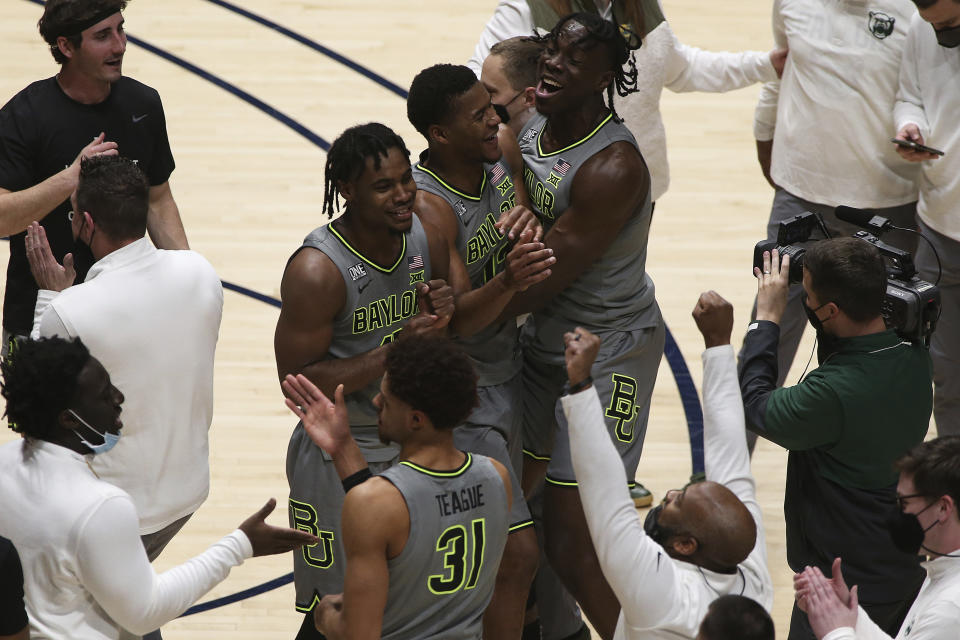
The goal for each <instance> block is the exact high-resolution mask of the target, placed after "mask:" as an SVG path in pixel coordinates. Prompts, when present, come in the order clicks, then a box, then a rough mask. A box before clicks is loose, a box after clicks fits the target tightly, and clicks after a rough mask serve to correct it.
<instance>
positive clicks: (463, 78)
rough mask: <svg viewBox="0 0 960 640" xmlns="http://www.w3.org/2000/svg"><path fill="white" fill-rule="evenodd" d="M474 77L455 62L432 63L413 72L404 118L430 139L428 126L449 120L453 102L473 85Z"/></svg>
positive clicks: (475, 78)
mask: <svg viewBox="0 0 960 640" xmlns="http://www.w3.org/2000/svg"><path fill="white" fill-rule="evenodd" d="M478 82H479V80H477V76H476V75H474V73H473V71H471V70H470V69H469V68H467V67H465V66H463V65H458V64H435V65H433V66H432V67H427V68H426V69H424V70H423V71H421V72H420V73H418V74H417V75H416V77H415V78H414V79H413V82H412V83H411V84H410V92H409V95H408V97H407V118H408V119H409V120H410V124H412V125H413V126H414V128H415V129H416V130H417V131H419V132H420V134H421V135H422V136H423V137H424V138H427V140H429V139H430V137H429V135H428V132H429V130H430V125H433V124H444V123H446V122H449V120H450V116H451V112H452V111H453V106H454V103H455V102H456V101H457V99H458V98H459V97H460V96H462V95H463V94H465V93H466V92H467V91H469V90H470V89H472V88H473V85H475V84H477V83H478Z"/></svg>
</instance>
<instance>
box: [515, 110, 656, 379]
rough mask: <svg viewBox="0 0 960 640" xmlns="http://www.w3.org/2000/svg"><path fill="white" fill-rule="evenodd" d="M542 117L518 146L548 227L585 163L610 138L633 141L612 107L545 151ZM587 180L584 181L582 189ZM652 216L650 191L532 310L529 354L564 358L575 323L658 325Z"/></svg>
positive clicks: (611, 327) (615, 327) (595, 327)
mask: <svg viewBox="0 0 960 640" xmlns="http://www.w3.org/2000/svg"><path fill="white" fill-rule="evenodd" d="M546 124H547V117H546V116H544V115H542V114H539V113H538V114H535V115H534V116H533V117H532V118H530V121H529V122H528V123H527V125H526V127H524V129H523V131H522V132H521V133H520V150H521V151H522V152H523V162H524V183H525V185H526V188H527V193H528V194H529V196H530V200H531V203H532V204H533V205H534V207H535V209H536V211H537V214H538V216H539V217H540V221H541V223H542V224H543V227H544V230H545V231H548V230H549V229H550V227H552V226H553V224H554V222H555V221H556V220H557V218H559V217H560V216H562V215H563V214H564V212H565V211H566V210H567V209H568V208H569V206H570V201H571V197H570V192H571V189H572V185H573V181H574V177H575V176H576V174H577V172H578V171H579V170H580V167H582V166H583V165H584V163H586V162H587V161H588V160H589V159H590V158H591V157H593V156H594V155H596V154H597V153H599V152H600V151H603V150H604V149H606V148H607V147H609V146H610V145H611V144H614V143H615V142H621V141H624V142H629V143H630V144H631V145H633V147H634V148H636V147H637V143H636V140H634V138H633V134H631V133H630V131H629V129H627V127H626V126H625V125H624V124H623V123H622V122H619V121H617V120H616V119H615V118H614V117H613V114H610V115H608V116H607V117H606V118H605V119H604V120H603V121H602V122H601V123H600V124H599V125H597V127H596V128H595V129H594V130H593V131H591V132H590V133H589V134H588V135H587V136H585V137H584V138H583V139H581V140H579V141H577V142H574V143H573V144H571V145H568V146H566V147H564V148H563V149H559V150H557V151H552V152H550V153H545V152H544V151H543V150H542V148H541V146H540V137H541V135H542V134H543V129H544V127H545V126H546ZM637 153H639V149H638V151H637ZM643 170H644V171H646V168H644V169H643ZM637 178H638V179H640V176H638V177H637ZM585 186H586V187H589V186H588V185H583V186H581V188H584V187H585ZM650 217H651V203H650V194H649V192H648V193H647V196H646V198H645V200H644V201H643V202H642V203H638V205H637V210H636V213H635V214H634V216H633V217H632V218H631V219H630V220H629V221H628V222H627V223H626V225H624V227H623V228H622V229H621V230H620V232H619V233H618V234H617V237H616V238H614V239H613V242H612V243H611V244H610V246H609V247H607V250H606V252H605V253H604V254H603V255H602V256H601V257H600V258H599V259H597V260H596V261H595V262H594V263H593V264H592V265H590V266H589V267H587V269H585V270H584V271H583V272H582V273H581V274H580V276H579V277H577V279H576V280H574V281H573V282H572V283H571V284H570V285H569V286H568V287H567V288H566V289H564V290H563V291H561V292H560V293H558V294H557V295H556V296H554V298H553V300H551V301H550V302H548V303H547V304H546V305H545V306H544V307H543V308H542V309H540V310H539V311H537V312H536V313H534V314H533V318H532V320H533V324H532V325H530V326H531V327H533V328H528V329H527V330H526V331H527V332H528V335H529V336H530V337H531V340H530V342H529V348H530V350H531V354H532V355H533V356H534V357H536V358H539V359H541V360H545V361H548V362H553V363H556V364H563V350H564V347H563V334H564V332H566V331H571V330H572V329H573V328H574V327H576V326H582V327H584V328H586V329H589V330H590V331H593V332H594V333H596V332H601V333H603V332H609V331H632V330H636V329H643V328H646V327H651V326H654V325H656V324H657V322H658V319H659V313H658V311H657V305H656V300H655V299H654V286H653V281H652V280H651V279H650V276H649V275H647V273H646V260H647V234H648V233H649V231H650Z"/></svg>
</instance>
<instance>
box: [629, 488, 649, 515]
mask: <svg viewBox="0 0 960 640" xmlns="http://www.w3.org/2000/svg"><path fill="white" fill-rule="evenodd" d="M630 497H631V498H633V506H635V507H636V508H637V509H642V508H644V507H649V506H650V505H652V504H653V494H652V493H650V490H649V489H647V488H646V487H645V486H643V485H642V484H640V483H639V482H637V483H636V484H634V486H633V488H632V489H630Z"/></svg>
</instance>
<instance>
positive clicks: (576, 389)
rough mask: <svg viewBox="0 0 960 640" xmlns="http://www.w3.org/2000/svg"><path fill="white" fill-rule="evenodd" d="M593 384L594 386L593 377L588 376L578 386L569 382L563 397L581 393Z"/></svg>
mask: <svg viewBox="0 0 960 640" xmlns="http://www.w3.org/2000/svg"><path fill="white" fill-rule="evenodd" d="M592 384H593V376H587V377H586V378H584V379H583V380H581V381H580V382H578V383H577V384H570V383H569V382H567V388H566V391H565V393H564V394H563V395H565V396H568V395H570V394H573V393H580V392H581V391H583V390H584V389H586V388H587V387H589V386H590V385H592Z"/></svg>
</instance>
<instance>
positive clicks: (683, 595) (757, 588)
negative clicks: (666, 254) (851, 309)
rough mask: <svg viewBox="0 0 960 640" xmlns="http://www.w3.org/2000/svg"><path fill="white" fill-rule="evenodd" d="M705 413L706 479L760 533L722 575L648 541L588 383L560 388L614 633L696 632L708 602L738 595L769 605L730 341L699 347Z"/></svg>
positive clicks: (635, 639) (631, 639)
mask: <svg viewBox="0 0 960 640" xmlns="http://www.w3.org/2000/svg"><path fill="white" fill-rule="evenodd" d="M703 367H704V370H703V421H704V452H705V462H706V474H707V479H708V480H712V481H714V482H718V483H720V484H723V485H724V486H726V487H727V488H729V489H730V490H731V491H732V492H733V493H734V494H735V495H736V496H737V497H738V498H739V499H740V500H741V501H742V502H743V503H744V505H746V507H747V509H748V510H749V511H750V514H751V515H752V516H753V518H754V520H755V521H756V523H757V542H756V545H755V546H754V548H753V551H751V553H750V555H749V556H748V557H747V559H746V560H744V561H743V562H742V563H741V564H740V566H739V571H738V572H737V573H735V574H721V573H715V572H713V571H709V570H707V569H702V568H700V567H698V566H696V565H693V564H691V563H689V562H681V561H679V560H674V559H672V558H670V557H669V556H668V555H667V552H666V551H664V549H663V547H661V546H660V545H659V544H657V543H656V542H654V541H653V540H651V539H650V538H649V537H648V536H647V535H646V533H645V532H644V530H643V523H642V522H641V521H640V517H639V516H638V515H637V511H636V509H635V508H634V506H633V501H632V500H631V499H630V494H629V491H628V490H627V487H626V485H625V484H624V483H623V477H622V476H620V475H618V474H614V473H610V472H609V470H610V469H613V468H615V467H618V466H620V464H621V462H620V456H619V455H618V454H617V451H616V448H615V447H614V445H613V443H612V442H611V441H610V436H609V434H608V433H607V429H606V426H605V425H604V421H603V411H602V409H601V406H600V400H599V398H598V396H597V392H596V390H595V389H594V388H592V387H591V388H590V389H587V390H585V391H581V392H580V393H577V394H574V395H569V396H564V397H563V399H562V402H563V410H564V413H565V414H566V416H567V422H568V423H569V432H570V449H571V452H572V456H573V468H574V471H575V473H576V477H577V482H578V484H579V489H580V496H581V500H582V502H583V509H584V513H585V515H586V518H587V525H588V526H589V528H590V537H591V538H592V539H593V544H594V548H595V549H596V550H597V556H598V558H599V559H600V566H601V568H602V569H603V574H604V576H605V577H606V579H607V582H609V583H610V586H611V588H612V589H613V591H614V593H615V594H616V595H617V598H618V600H619V601H620V605H621V611H620V618H619V620H618V621H617V630H616V633H615V635H614V638H616V639H617V640H641V639H642V640H653V639H664V640H666V639H673V640H675V639H676V638H677V637H683V638H691V639H692V638H694V637H696V635H697V630H698V628H699V626H700V622H701V621H702V620H703V617H704V615H706V613H707V608H708V607H709V606H710V603H711V602H713V600H714V599H716V598H717V597H719V596H720V595H726V594H742V595H745V596H747V597H750V598H753V599H754V600H756V601H757V602H759V603H760V604H761V605H763V607H764V608H766V609H767V610H768V611H769V610H770V608H771V607H772V606H773V581H772V579H771V577H770V571H769V570H768V569H767V551H766V537H765V535H764V531H763V521H762V518H761V515H760V505H759V504H758V503H757V497H756V485H755V482H754V479H753V476H752V475H751V473H750V456H749V454H748V452H747V444H746V435H745V433H746V431H745V428H746V427H745V424H744V416H743V403H742V400H741V399H740V386H739V384H738V382H737V370H736V363H735V361H734V353H733V347H731V346H730V345H725V346H721V347H714V348H711V349H707V350H706V351H705V352H704V354H703Z"/></svg>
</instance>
